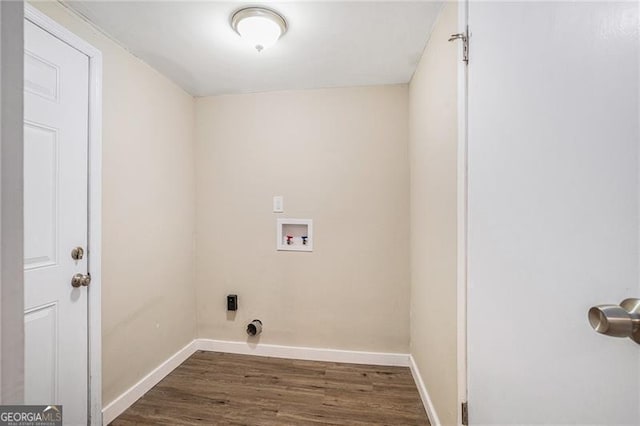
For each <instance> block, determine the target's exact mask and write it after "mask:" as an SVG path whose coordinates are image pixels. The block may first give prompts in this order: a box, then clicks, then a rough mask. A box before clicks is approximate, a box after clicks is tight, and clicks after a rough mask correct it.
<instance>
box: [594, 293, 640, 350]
mask: <svg viewBox="0 0 640 426" xmlns="http://www.w3.org/2000/svg"><path fill="white" fill-rule="evenodd" d="M589 323H590V324H591V327H593V329H594V330H595V331H597V332H598V333H602V334H606V335H607V336H613V337H629V338H631V340H633V341H634V342H636V343H638V344H640V299H624V300H623V301H622V302H620V305H598V306H594V307H592V308H591V309H589Z"/></svg>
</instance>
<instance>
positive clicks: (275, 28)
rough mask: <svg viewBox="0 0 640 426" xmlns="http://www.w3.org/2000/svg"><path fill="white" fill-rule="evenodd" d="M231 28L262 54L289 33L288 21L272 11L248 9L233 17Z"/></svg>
mask: <svg viewBox="0 0 640 426" xmlns="http://www.w3.org/2000/svg"><path fill="white" fill-rule="evenodd" d="M231 28H233V29H234V31H235V32H237V33H238V34H239V35H240V37H242V38H243V39H244V40H246V41H247V42H248V43H250V44H251V45H252V46H253V47H255V48H256V50H257V51H258V52H261V51H262V50H263V49H266V48H268V47H271V46H273V45H274V44H276V42H277V41H278V39H279V38H280V37H282V35H283V34H284V33H286V32H287V21H285V20H284V18H283V17H282V15H280V14H279V13H277V12H274V11H273V10H271V9H267V8H264V7H247V8H244V9H240V10H238V11H236V12H235V13H234V14H233V15H232V16H231Z"/></svg>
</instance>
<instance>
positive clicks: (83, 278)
mask: <svg viewBox="0 0 640 426" xmlns="http://www.w3.org/2000/svg"><path fill="white" fill-rule="evenodd" d="M89 284H91V275H89V274H87V275H85V274H75V275H74V276H73V277H71V285H72V286H73V287H75V288H78V287H86V286H88V285H89Z"/></svg>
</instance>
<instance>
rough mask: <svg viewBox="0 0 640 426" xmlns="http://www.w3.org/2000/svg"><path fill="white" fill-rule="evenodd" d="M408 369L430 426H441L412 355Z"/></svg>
mask: <svg viewBox="0 0 640 426" xmlns="http://www.w3.org/2000/svg"><path fill="white" fill-rule="evenodd" d="M409 368H410V369H411V374H412V375H413V380H414V381H415V382H416V386H417V387H418V393H420V398H421V399H422V405H424V409H425V411H426V412H427V417H429V423H431V426H441V425H442V423H440V418H439V417H438V413H436V409H435V407H434V406H433V402H432V401H431V397H430V396H429V392H427V387H426V386H425V385H424V381H423V380H422V376H421V375H420V370H419V369H418V365H417V364H416V361H415V360H414V359H413V355H409Z"/></svg>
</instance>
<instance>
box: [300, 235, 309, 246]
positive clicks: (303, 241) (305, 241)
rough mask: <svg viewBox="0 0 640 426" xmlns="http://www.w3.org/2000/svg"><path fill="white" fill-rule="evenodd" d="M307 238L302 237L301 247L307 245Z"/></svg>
mask: <svg viewBox="0 0 640 426" xmlns="http://www.w3.org/2000/svg"><path fill="white" fill-rule="evenodd" d="M308 238H309V237H307V236H306V235H304V236H303V237H302V245H305V246H306V245H307V239H308Z"/></svg>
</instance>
